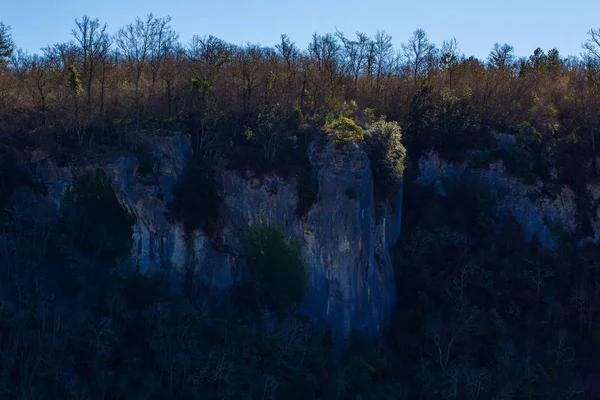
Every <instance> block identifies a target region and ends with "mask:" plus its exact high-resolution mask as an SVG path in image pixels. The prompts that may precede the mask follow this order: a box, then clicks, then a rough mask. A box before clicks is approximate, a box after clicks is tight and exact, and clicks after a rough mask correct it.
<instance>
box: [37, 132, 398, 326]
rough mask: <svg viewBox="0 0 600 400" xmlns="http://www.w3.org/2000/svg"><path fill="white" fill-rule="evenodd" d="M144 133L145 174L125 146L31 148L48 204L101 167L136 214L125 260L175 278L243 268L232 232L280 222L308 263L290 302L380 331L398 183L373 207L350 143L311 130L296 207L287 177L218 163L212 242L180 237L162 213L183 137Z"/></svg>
mask: <svg viewBox="0 0 600 400" xmlns="http://www.w3.org/2000/svg"><path fill="white" fill-rule="evenodd" d="M144 140H148V141H150V148H152V149H153V156H154V159H155V161H156V162H155V165H154V167H153V168H154V170H153V173H152V174H148V175H146V176H139V174H138V163H137V159H136V158H135V157H132V156H121V157H116V158H115V157H113V158H104V159H98V160H90V163H89V165H86V166H84V167H77V168H75V167H62V168H61V167H57V166H56V164H55V163H53V162H52V160H50V159H48V158H44V157H43V156H40V155H36V156H35V157H33V158H32V159H31V160H29V164H30V166H31V167H32V170H33V172H34V176H36V177H37V179H38V181H40V182H43V183H45V184H46V185H47V187H48V189H49V198H50V199H52V201H53V202H54V203H55V205H56V206H57V207H58V206H59V205H60V199H61V197H62V192H63V191H64V189H65V188H66V187H68V186H69V185H70V184H71V182H72V179H73V176H75V175H77V174H79V173H81V172H82V170H84V169H93V168H102V169H103V170H105V171H106V172H107V173H108V175H109V176H110V179H111V180H112V183H113V187H114V189H115V193H116V194H117V197H118V198H119V200H120V202H121V203H122V204H123V206H124V207H125V208H127V209H128V210H129V211H130V212H131V213H133V214H134V215H135V216H136V224H135V227H134V239H135V240H134V242H135V244H134V246H133V248H132V250H131V256H130V259H129V260H128V261H129V262H130V264H131V266H132V267H134V268H136V269H138V270H139V271H141V272H142V273H147V274H150V273H153V272H155V271H169V274H171V275H172V276H173V277H175V278H176V277H179V278H183V277H184V276H186V274H188V273H190V272H192V273H194V274H195V276H196V277H198V278H199V279H200V280H201V281H203V282H205V283H207V284H209V285H210V286H212V287H216V288H221V289H224V288H227V287H228V286H230V285H231V284H233V283H234V282H235V281H236V280H238V279H240V277H241V271H243V268H242V266H243V264H242V263H243V257H242V255H241V252H240V240H239V239H240V232H242V231H243V230H244V229H245V228H246V227H249V226H257V225H261V224H277V225H280V226H283V227H284V228H285V231H286V234H287V235H288V236H289V237H295V238H297V239H299V240H300V241H301V243H302V245H303V254H304V259H305V262H306V265H307V267H308V271H309V277H310V280H309V281H310V284H309V290H308V293H307V295H306V297H305V300H304V302H303V304H302V305H301V307H300V312H301V313H303V314H305V315H307V316H308V317H309V318H310V319H311V320H313V321H314V322H315V323H317V324H318V325H321V326H324V327H329V328H331V330H332V333H333V335H334V336H335V337H344V336H346V335H347V334H349V333H350V332H351V331H352V330H358V331H361V332H363V333H365V334H367V335H376V334H377V333H378V332H380V331H381V328H382V326H383V324H384V323H385V321H386V319H387V317H388V316H389V315H390V312H391V311H392V308H393V305H394V303H395V297H396V296H395V282H394V273H393V268H392V264H391V261H390V257H389V252H388V250H389V248H390V247H391V246H392V245H393V243H394V242H395V241H396V239H397V238H398V236H399V234H400V229H401V209H402V189H401V188H400V189H399V192H398V196H397V198H396V199H395V201H394V204H385V205H383V206H382V210H381V211H380V212H376V207H375V206H376V205H375V202H374V198H373V176H372V173H371V168H370V164H369V160H368V157H367V155H366V154H365V152H364V151H363V150H362V149H361V148H360V147H359V146H358V145H356V144H346V145H344V146H343V148H341V149H340V148H338V147H336V146H335V145H334V144H333V143H331V142H328V141H326V140H321V141H318V142H315V143H313V144H312V145H311V146H310V148H309V159H310V162H311V164H312V166H313V171H314V173H315V179H317V181H318V186H319V194H318V199H317V201H316V203H315V204H314V205H313V206H312V207H311V208H310V209H309V210H308V212H307V213H306V214H305V215H304V216H298V212H297V207H298V192H297V185H296V180H295V179H293V178H292V179H283V178H281V177H279V176H277V175H267V176H262V177H257V176H255V175H254V174H253V173H252V172H251V171H246V172H243V173H240V172H237V171H228V170H223V169H222V170H220V171H218V173H217V179H216V180H217V182H216V183H217V187H218V191H219V194H220V196H221V198H222V200H223V202H222V205H221V210H220V211H219V213H220V226H219V228H218V230H217V233H216V235H218V238H217V239H218V240H217V242H218V243H219V245H218V246H215V245H214V244H213V243H211V240H210V238H208V237H206V235H205V234H204V233H203V232H201V231H196V232H194V233H193V234H191V235H189V236H187V237H186V235H185V234H184V229H183V226H182V224H181V223H173V222H170V221H169V220H168V219H167V217H166V215H167V213H166V211H167V204H168V202H169V201H170V200H171V198H172V196H173V185H174V184H175V183H176V182H177V179H178V177H179V176H180V175H181V174H182V172H183V169H184V168H185V166H186V164H187V163H189V161H190V160H191V158H192V152H191V144H190V142H189V139H188V138H187V137H186V136H184V135H150V136H145V137H144Z"/></svg>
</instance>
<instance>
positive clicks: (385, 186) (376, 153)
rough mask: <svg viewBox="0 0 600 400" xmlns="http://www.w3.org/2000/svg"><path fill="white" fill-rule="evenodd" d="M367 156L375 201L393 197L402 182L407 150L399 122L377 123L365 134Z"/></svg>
mask: <svg viewBox="0 0 600 400" xmlns="http://www.w3.org/2000/svg"><path fill="white" fill-rule="evenodd" d="M365 144H366V148H367V154H368V155H369V159H370V160H371V169H372V171H373V187H374V189H375V199H376V200H384V199H386V198H387V197H388V196H393V195H394V194H395V193H396V192H397V189H398V186H399V185H400V183H401V182H402V178H403V176H404V168H405V166H406V149H405V148H404V145H403V144H402V131H401V130H400V125H399V124H398V123H397V122H393V121H392V122H385V121H383V120H381V121H377V122H375V123H374V124H372V125H371V127H370V128H369V129H368V130H367V131H366V132H365Z"/></svg>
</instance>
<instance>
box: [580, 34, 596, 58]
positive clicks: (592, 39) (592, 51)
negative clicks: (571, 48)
mask: <svg viewBox="0 0 600 400" xmlns="http://www.w3.org/2000/svg"><path fill="white" fill-rule="evenodd" d="M588 36H589V37H588V40H587V41H586V42H585V43H583V44H582V45H581V47H583V49H584V50H585V54H584V55H585V56H587V57H590V58H593V59H594V60H596V62H600V28H599V29H590V30H589V31H588Z"/></svg>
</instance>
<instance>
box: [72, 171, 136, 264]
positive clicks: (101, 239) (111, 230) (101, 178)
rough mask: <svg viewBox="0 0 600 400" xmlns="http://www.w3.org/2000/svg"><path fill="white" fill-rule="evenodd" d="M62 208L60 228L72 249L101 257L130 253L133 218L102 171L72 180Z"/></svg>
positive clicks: (107, 257) (112, 257) (110, 257)
mask: <svg viewBox="0 0 600 400" xmlns="http://www.w3.org/2000/svg"><path fill="white" fill-rule="evenodd" d="M62 207H63V210H62V212H63V218H62V226H63V230H64V233H65V234H66V236H67V238H68V240H69V242H70V243H72V244H73V245H74V246H75V248H77V249H78V250H80V251H83V252H86V253H91V254H95V255H98V256H99V257H100V258H102V259H104V260H114V259H115V258H117V257H123V256H126V255H127V254H128V253H129V251H130V249H131V246H132V244H133V239H132V236H133V224H134V223H135V218H134V217H133V216H132V215H131V214H129V213H128V212H127V211H126V210H125V209H124V208H123V207H122V206H121V204H120V203H119V200H118V199H117V196H116V195H115V193H114V191H113V189H112V186H111V184H110V181H109V180H108V177H107V176H106V174H105V173H104V172H103V171H102V170H96V171H94V172H90V173H86V174H85V175H82V176H80V177H78V178H77V179H75V182H74V183H73V186H71V187H70V188H69V189H68V190H67V191H66V193H65V196H64V199H63V204H62Z"/></svg>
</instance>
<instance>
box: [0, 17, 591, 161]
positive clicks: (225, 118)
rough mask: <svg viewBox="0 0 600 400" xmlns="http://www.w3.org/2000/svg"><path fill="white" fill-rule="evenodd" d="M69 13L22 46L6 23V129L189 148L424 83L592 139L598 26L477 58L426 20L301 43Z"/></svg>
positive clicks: (397, 98) (396, 100)
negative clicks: (53, 36)
mask: <svg viewBox="0 0 600 400" xmlns="http://www.w3.org/2000/svg"><path fill="white" fill-rule="evenodd" d="M74 25H75V26H74V28H73V29H72V31H71V35H72V40H70V41H68V42H64V43H57V44H53V45H48V46H46V47H44V48H43V49H41V53H39V54H29V53H27V52H25V51H24V50H22V49H20V48H18V47H17V45H16V44H15V43H14V42H13V40H12V38H11V35H10V28H9V27H8V26H7V25H4V24H0V60H1V61H0V63H1V64H0V121H1V122H2V126H3V127H4V129H3V131H4V134H5V135H6V134H8V135H19V134H24V133H31V132H39V131H43V132H52V133H54V134H55V135H46V136H50V137H52V138H56V140H53V141H52V143H53V144H57V143H58V144H59V145H65V144H67V145H71V146H73V145H75V146H84V145H85V146H90V147H91V146H93V145H94V144H99V143H106V142H110V143H119V144H123V143H125V142H126V141H127V132H128V131H130V130H131V129H136V128H139V127H140V126H146V125H148V124H153V123H154V124H161V125H162V126H165V125H168V124H174V125H179V126H186V127H188V128H189V129H190V130H193V132H190V133H193V135H194V137H195V138H196V140H195V146H196V147H197V149H196V150H200V149H199V148H200V147H204V148H205V150H206V148H207V147H210V144H212V143H214V142H215V136H216V135H217V134H220V135H223V134H225V135H232V134H233V132H244V131H246V129H248V128H249V127H250V128H251V127H253V126H256V125H257V124H258V122H259V120H260V119H261V117H262V118H263V119H264V116H265V115H270V116H273V117H275V119H277V120H287V119H289V118H290V117H291V116H293V115H296V114H299V115H301V116H302V118H304V119H307V120H313V121H319V122H321V121H324V120H325V119H326V118H327V116H328V115H330V114H331V113H335V112H339V110H340V109H341V108H342V107H343V104H344V102H347V101H355V102H356V104H357V105H358V108H359V109H361V110H363V109H371V110H373V111H374V113H375V114H377V115H378V116H382V115H385V116H387V118H388V119H391V120H396V121H399V122H401V123H403V122H406V119H407V116H408V115H409V114H410V111H411V104H413V103H414V101H413V100H414V98H415V94H417V93H418V92H419V90H420V88H422V87H423V86H424V85H428V86H430V87H431V88H432V98H433V101H434V102H436V103H440V104H442V103H443V101H444V99H448V98H449V97H450V98H456V99H460V100H464V101H467V102H469V103H470V104H471V105H472V106H473V108H474V109H475V110H476V111H477V113H478V114H479V115H480V116H481V119H482V121H483V122H485V123H486V124H487V125H489V126H494V127H499V128H507V127H508V128H510V127H515V126H517V125H518V124H520V123H522V122H523V121H527V122H528V123H530V124H532V125H533V126H534V127H535V128H536V129H537V130H539V131H540V132H543V133H547V134H549V135H553V134H561V133H569V132H571V131H572V130H573V129H575V127H576V126H584V127H586V129H587V131H589V132H594V133H593V134H592V135H591V136H590V137H591V138H592V145H593V146H595V141H594V140H593V137H594V135H595V132H597V130H598V127H599V122H600V120H599V119H598V118H597V115H598V111H599V107H600V104H599V101H598V93H597V91H598V82H599V79H600V40H599V39H600V30H590V32H589V38H588V40H587V41H586V42H585V43H584V44H583V46H582V47H583V53H582V57H579V58H577V57H563V56H562V55H561V54H560V53H559V51H558V50H557V49H550V50H549V51H547V52H545V51H544V50H542V49H540V48H538V49H536V50H535V51H534V53H533V54H532V55H530V56H529V57H517V56H516V54H515V52H514V48H513V47H512V46H510V45H508V44H502V45H501V44H495V45H494V46H493V48H492V50H491V51H490V54H489V56H488V58H487V59H486V60H479V59H477V58H475V57H472V56H471V57H467V56H465V55H464V54H463V53H462V52H461V51H460V49H459V45H458V42H457V40H456V39H450V40H447V41H444V42H443V43H442V44H441V46H436V45H435V44H434V43H432V42H431V40H430V39H429V38H428V36H427V34H426V33H425V32H424V31H423V30H421V29H417V30H415V31H414V33H413V35H412V36H411V37H410V38H409V39H408V40H407V41H406V42H405V43H403V44H402V45H401V46H400V48H394V46H393V45H392V37H391V36H390V35H389V34H387V33H386V32H385V31H378V32H377V33H375V35H373V36H372V37H371V36H369V35H367V34H365V33H362V32H356V34H355V35H354V36H347V35H345V34H344V33H342V32H339V31H336V32H334V33H327V34H317V33H315V34H314V35H313V36H312V39H311V41H310V43H309V45H308V48H307V49H300V48H299V47H298V46H297V45H296V44H295V43H294V42H293V41H292V40H291V38H289V37H288V36H287V35H285V34H283V35H281V40H280V42H279V43H278V44H276V45H275V46H272V47H264V46H260V45H256V44H249V43H248V44H246V45H243V46H239V45H233V44H230V43H227V42H225V41H224V40H221V39H219V38H217V37H214V36H199V35H195V36H193V38H192V39H191V40H190V41H189V42H188V43H181V42H180V41H179V35H178V34H177V32H176V31H175V30H174V29H173V27H172V26H171V18H170V17H168V16H166V17H156V16H154V15H152V14H149V15H147V16H146V17H145V18H137V19H136V20H135V21H134V22H132V23H130V24H128V25H126V26H124V27H122V28H120V29H118V30H117V31H116V32H115V33H111V32H109V30H108V27H107V25H106V24H105V23H102V22H101V21H100V20H98V19H94V18H90V17H88V16H83V17H82V18H81V19H77V20H75V24H74ZM190 121H191V122H192V124H191V125H190V124H189V123H190ZM574 121H577V122H576V123H575V122H574ZM263 136H265V135H263ZM271 136H272V135H271ZM271 136H269V135H266V136H265V137H258V138H254V139H255V140H258V141H260V140H262V141H263V142H272V137H271ZM265 146H266V143H265ZM275 150H276V149H275ZM266 152H267V153H268V151H266ZM271 152H272V151H271Z"/></svg>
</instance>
